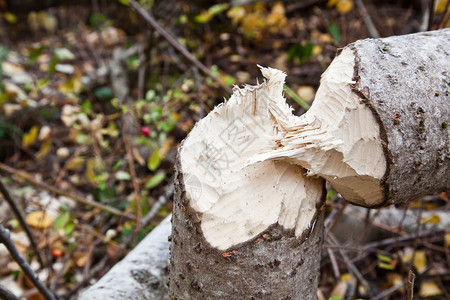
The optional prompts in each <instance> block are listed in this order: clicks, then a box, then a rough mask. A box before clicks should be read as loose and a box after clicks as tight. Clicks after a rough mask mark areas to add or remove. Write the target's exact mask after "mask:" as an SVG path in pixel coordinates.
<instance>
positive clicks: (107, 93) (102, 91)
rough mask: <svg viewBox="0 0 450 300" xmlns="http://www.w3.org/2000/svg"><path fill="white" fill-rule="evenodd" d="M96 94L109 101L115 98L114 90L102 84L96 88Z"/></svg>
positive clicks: (99, 97)
mask: <svg viewBox="0 0 450 300" xmlns="http://www.w3.org/2000/svg"><path fill="white" fill-rule="evenodd" d="M94 96H95V97H97V98H98V99H100V100H106V101H109V100H111V99H113V98H114V92H113V90H112V89H111V88H110V87H108V86H102V87H99V88H97V89H95V90H94Z"/></svg>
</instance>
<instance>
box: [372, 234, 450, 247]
mask: <svg viewBox="0 0 450 300" xmlns="http://www.w3.org/2000/svg"><path fill="white" fill-rule="evenodd" d="M444 234H445V230H430V231H423V232H420V233H419V234H417V235H416V234H412V235H408V236H401V237H398V236H396V237H392V238H387V239H384V240H381V241H376V242H372V243H369V244H365V245H364V248H365V249H367V250H369V249H372V248H380V247H384V246H388V245H396V246H398V244H399V243H402V242H408V241H411V240H417V239H421V240H422V239H424V238H425V237H427V236H431V235H444Z"/></svg>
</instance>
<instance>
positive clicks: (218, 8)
mask: <svg viewBox="0 0 450 300" xmlns="http://www.w3.org/2000/svg"><path fill="white" fill-rule="evenodd" d="M228 6H229V4H228V3H221V4H215V5H213V6H211V7H210V8H209V9H208V12H209V13H210V14H212V15H217V14H220V13H221V12H224V11H225V10H227V9H228Z"/></svg>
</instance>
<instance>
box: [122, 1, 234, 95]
mask: <svg viewBox="0 0 450 300" xmlns="http://www.w3.org/2000/svg"><path fill="white" fill-rule="evenodd" d="M128 1H129V2H130V4H131V6H132V7H133V8H134V10H136V12H137V13H138V14H140V15H141V17H142V18H144V20H145V21H147V23H148V24H149V25H150V26H152V27H153V28H154V29H155V30H156V31H157V32H158V33H159V34H160V35H161V36H162V37H164V38H165V39H166V40H167V42H169V44H171V45H172V47H174V48H175V49H176V50H177V51H178V52H180V53H181V54H182V55H183V56H184V57H186V58H187V59H188V60H189V61H190V62H191V63H193V64H194V65H195V66H196V67H197V68H199V69H200V70H201V71H202V72H203V73H205V74H206V75H207V76H208V77H211V79H213V80H214V81H216V82H217V83H218V84H219V85H220V86H221V87H222V88H223V89H224V90H225V91H227V92H231V89H230V87H228V86H226V85H225V84H224V83H223V82H222V81H221V80H220V79H219V78H218V77H217V76H214V75H213V74H212V72H211V70H210V69H209V68H207V67H206V66H205V65H204V64H202V63H201V62H200V61H199V60H198V59H197V58H195V57H194V56H193V55H192V54H191V53H190V52H189V51H188V50H187V49H186V48H185V47H184V46H183V45H181V44H180V43H179V42H178V41H177V40H176V39H175V38H174V37H173V36H172V34H171V33H169V32H168V31H167V30H165V29H164V28H163V27H162V26H161V25H159V23H158V22H157V21H156V20H155V19H154V18H153V17H152V16H151V15H150V14H149V13H148V12H147V11H146V10H145V9H144V8H142V6H140V5H139V4H138V3H137V2H136V1H135V0H128Z"/></svg>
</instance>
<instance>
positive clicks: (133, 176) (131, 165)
mask: <svg viewBox="0 0 450 300" xmlns="http://www.w3.org/2000/svg"><path fill="white" fill-rule="evenodd" d="M128 121H129V120H128V119H125V120H124V124H123V128H122V138H123V142H124V144H125V150H126V152H127V160H128V169H129V170H130V175H131V182H132V183H133V189H134V199H135V200H136V207H137V216H136V228H135V231H134V232H135V234H134V236H135V237H136V238H137V234H138V233H139V231H140V230H141V218H142V203H141V191H140V189H139V182H138V180H137V176H136V169H135V168H134V159H133V152H132V151H131V147H132V146H131V142H130V137H129V136H128V133H127V131H128ZM155 151H156V150H155Z"/></svg>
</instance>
